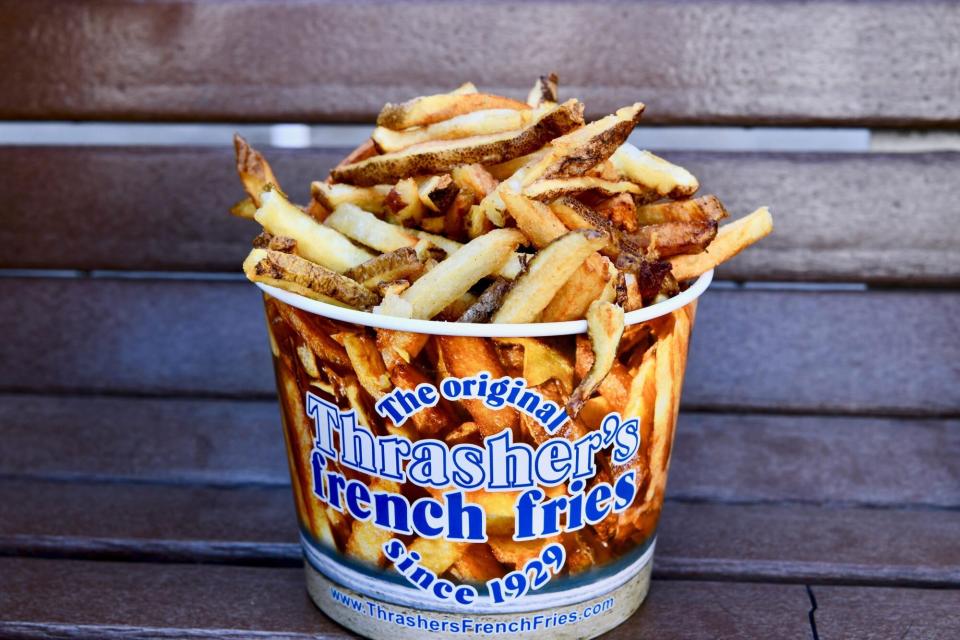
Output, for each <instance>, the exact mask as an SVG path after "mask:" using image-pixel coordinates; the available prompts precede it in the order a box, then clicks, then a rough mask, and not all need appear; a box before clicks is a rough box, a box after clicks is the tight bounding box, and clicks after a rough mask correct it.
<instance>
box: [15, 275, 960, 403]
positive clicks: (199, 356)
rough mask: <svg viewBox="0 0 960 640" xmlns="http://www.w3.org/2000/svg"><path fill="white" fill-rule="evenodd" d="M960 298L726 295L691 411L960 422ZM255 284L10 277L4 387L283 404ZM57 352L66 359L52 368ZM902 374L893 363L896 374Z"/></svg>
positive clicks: (704, 331)
mask: <svg viewBox="0 0 960 640" xmlns="http://www.w3.org/2000/svg"><path fill="white" fill-rule="evenodd" d="M958 322H960V295H958V294H956V293H952V292H946V291H941V292H911V291H870V292H866V293H862V292H845V291H827V292H824V291H757V290H723V289H717V290H715V291H711V292H709V293H707V294H706V295H705V296H704V298H703V299H702V300H701V305H700V308H699V312H698V315H697V326H696V329H695V331H694V335H693V341H692V345H691V351H690V362H689V367H688V371H689V375H688V377H687V380H686V382H685V385H684V391H683V400H684V403H685V405H686V406H687V408H691V409H693V408H711V409H726V410H736V409H745V408H749V409H752V410H756V409H765V410H775V411H780V412H783V411H808V412H809V411H816V412H868V413H875V414H876V413H901V414H902V413H914V414H925V415H956V411H957V408H958V407H960V384H958V381H960V368H958V366H957V361H958V357H960V343H958V342H957V341H956V340H950V339H948V337H949V336H952V335H956V334H957V332H958ZM264 334H265V331H264V320H263V312H262V309H261V303H260V300H259V294H258V292H257V290H256V289H255V288H254V287H253V286H252V285H250V284H249V283H247V282H245V281H237V282H210V281H201V280H187V281H176V280H134V279H100V278H88V279H75V278H62V279H53V278H3V279H0V335H4V336H5V337H6V339H5V340H4V341H2V342H0V361H3V362H18V363H29V366H22V367H7V368H3V369H0V390H7V391H25V390H30V391H43V392H53V391H57V392H64V391H82V392H110V393H136V394H164V395H170V394H173V395H181V394H188V395H189V394H194V395H196V394H199V395H210V394H214V395H232V396H249V395H251V394H252V395H255V396H261V397H265V396H272V395H273V394H274V391H275V385H274V381H273V376H272V375H271V370H270V357H269V351H268V348H267V340H266V337H265V335H264ZM49 354H56V357H49ZM891 363H895V364H896V366H891Z"/></svg>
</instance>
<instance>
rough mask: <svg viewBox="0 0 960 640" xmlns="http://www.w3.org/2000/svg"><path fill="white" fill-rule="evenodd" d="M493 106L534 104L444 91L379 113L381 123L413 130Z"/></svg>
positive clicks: (523, 107) (526, 108) (524, 107)
mask: <svg viewBox="0 0 960 640" xmlns="http://www.w3.org/2000/svg"><path fill="white" fill-rule="evenodd" d="M489 109H510V110H513V111H529V110H530V106H529V105H527V104H524V103H523V102H517V101H516V100H511V99H510V98H504V97H503V96H494V95H490V94H486V93H441V94H438V95H433V96H420V97H419V98H413V99H412V100H407V101H406V102H403V103H400V104H391V103H389V102H388V103H387V104H385V105H384V107H383V109H382V110H381V111H380V115H379V116H377V124H378V125H379V126H381V127H388V128H390V129H396V130H399V129H409V128H410V127H422V126H425V125H431V124H434V123H436V122H443V121H444V120H450V119H451V118H455V117H457V116H462V115H464V114H467V113H472V112H475V111H486V110H489Z"/></svg>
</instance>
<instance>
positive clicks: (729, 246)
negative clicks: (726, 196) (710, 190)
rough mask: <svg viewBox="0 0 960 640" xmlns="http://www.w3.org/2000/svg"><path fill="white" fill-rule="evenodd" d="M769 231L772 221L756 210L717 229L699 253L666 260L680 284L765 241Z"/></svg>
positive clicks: (761, 208) (762, 212)
mask: <svg viewBox="0 0 960 640" xmlns="http://www.w3.org/2000/svg"><path fill="white" fill-rule="evenodd" d="M771 231H773V218H771V217H770V211H769V210H768V209H767V208H766V207H760V208H759V209H757V210H756V211H754V212H753V213H751V214H750V215H748V216H744V217H743V218H740V219H739V220H736V221H734V222H731V223H730V224H727V225H724V226H722V227H720V230H719V231H718V232H717V236H716V237H715V238H714V239H713V241H712V242H711V243H710V244H708V245H707V246H706V248H705V249H704V251H703V252H702V253H698V254H696V255H692V256H684V255H681V256H673V257H672V258H670V267H671V268H672V269H673V277H675V278H676V279H677V280H679V281H681V282H682V281H684V280H691V279H693V278H697V277H699V276H701V275H702V274H704V273H706V272H707V271H709V270H710V269H713V268H714V267H716V266H717V265H718V264H720V263H721V262H726V261H727V260H729V259H730V258H732V257H733V256H735V255H737V254H738V253H740V252H741V251H743V250H744V249H746V248H747V247H749V246H750V245H751V244H753V243H754V242H756V241H757V240H760V239H762V238H765V237H766V236H767V235H769V234H770V232H771Z"/></svg>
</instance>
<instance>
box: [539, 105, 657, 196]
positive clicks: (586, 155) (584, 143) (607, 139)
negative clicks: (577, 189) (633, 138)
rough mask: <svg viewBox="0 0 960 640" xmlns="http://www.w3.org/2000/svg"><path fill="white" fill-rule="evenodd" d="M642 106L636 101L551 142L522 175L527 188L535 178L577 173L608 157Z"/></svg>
mask: <svg viewBox="0 0 960 640" xmlns="http://www.w3.org/2000/svg"><path fill="white" fill-rule="evenodd" d="M643 109H644V105H643V103H642V102H636V103H634V104H632V105H630V106H629V107H623V108H622V109H618V110H617V112H616V113H614V114H611V115H609V116H606V117H605V118H601V119H599V120H597V121H596V122H591V123H590V124H588V125H586V126H583V127H580V128H579V129H576V130H574V131H572V132H570V133H567V134H565V135H562V136H560V137H559V138H554V139H553V140H551V141H550V151H549V152H548V153H547V154H546V156H545V157H544V158H543V159H541V160H540V161H539V162H538V163H537V164H535V165H534V166H533V167H532V168H531V169H530V171H529V172H528V173H527V175H526V176H525V177H524V181H523V186H524V187H526V186H528V185H530V184H532V183H533V182H535V181H537V180H546V179H549V178H569V177H574V176H580V175H583V174H584V173H586V171H587V170H588V169H590V168H592V167H594V166H595V165H597V164H599V163H601V162H603V161H604V160H606V159H607V158H609V157H610V156H611V155H612V154H613V152H614V151H616V150H617V147H619V146H620V145H621V144H623V142H624V141H626V139H627V136H629V135H630V132H631V131H633V128H634V127H635V126H636V125H637V122H639V120H640V116H641V115H643Z"/></svg>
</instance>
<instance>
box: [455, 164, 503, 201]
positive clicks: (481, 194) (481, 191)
mask: <svg viewBox="0 0 960 640" xmlns="http://www.w3.org/2000/svg"><path fill="white" fill-rule="evenodd" d="M450 176H451V177H452V178H453V181H454V182H456V183H457V186H458V187H460V188H461V189H469V190H470V191H472V192H473V194H474V196H475V197H477V198H481V199H482V198H485V197H486V196H487V195H488V194H490V193H491V192H493V190H494V189H496V188H497V184H498V182H497V180H496V178H494V177H493V176H492V175H490V172H489V171H487V170H486V169H484V168H483V167H482V166H481V165H479V164H462V165H460V166H459V167H454V168H453V171H451V172H450Z"/></svg>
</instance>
